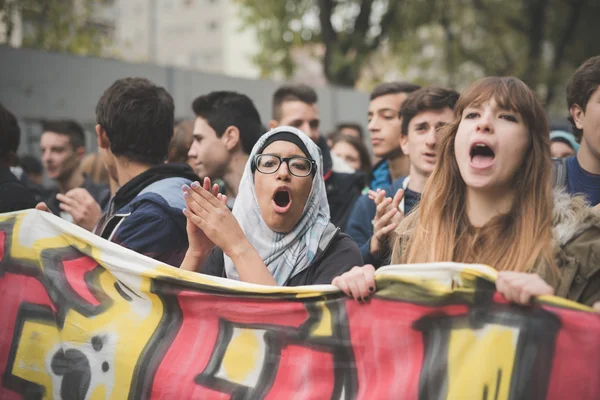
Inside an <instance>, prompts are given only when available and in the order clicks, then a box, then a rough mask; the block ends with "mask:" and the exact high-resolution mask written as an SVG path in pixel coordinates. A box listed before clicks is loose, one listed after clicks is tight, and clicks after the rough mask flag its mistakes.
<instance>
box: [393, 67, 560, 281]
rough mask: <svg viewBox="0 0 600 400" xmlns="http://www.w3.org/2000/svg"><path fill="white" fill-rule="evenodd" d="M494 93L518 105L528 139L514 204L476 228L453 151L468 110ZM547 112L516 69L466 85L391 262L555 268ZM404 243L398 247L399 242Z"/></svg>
mask: <svg viewBox="0 0 600 400" xmlns="http://www.w3.org/2000/svg"><path fill="white" fill-rule="evenodd" d="M490 99H494V100H495V101H496V103H497V104H498V106H499V107H501V108H504V109H507V110H511V111H513V112H518V113H519V114H520V115H521V117H522V118H523V120H524V123H525V125H526V127H527V129H528V131H529V134H530V136H531V145H530V147H529V149H528V150H527V153H526V154H525V157H524V159H523V165H522V166H521V168H520V169H519V172H518V175H517V176H516V177H515V180H514V186H515V188H516V191H515V193H516V197H515V200H514V202H513V206H512V209H511V210H510V211H509V212H508V213H507V214H505V215H501V216H498V217H496V218H494V219H492V220H491V221H490V222H488V223H487V224H485V225H484V226H483V227H481V228H479V229H475V228H473V227H472V226H471V224H470V223H469V219H468V217H467V213H466V199H465V197H466V185H465V182H464V180H463V179H462V176H461V174H460V170H459V169H458V164H457V162H456V155H455V152H454V140H455V137H456V134H457V132H458V126H459V124H460V122H461V118H462V114H463V111H464V109H465V108H466V107H468V106H470V105H472V106H476V105H479V104H482V103H484V102H487V101H489V100H490ZM548 132H549V125H548V119H547V116H546V114H545V112H544V109H543V107H542V105H541V103H540V102H539V100H538V99H537V98H536V96H535V94H534V93H533V92H532V91H531V89H529V87H527V85H525V84H524V83H523V82H522V81H520V80H519V79H517V78H513V77H488V78H483V79H481V80H479V81H477V82H475V83H473V84H472V85H471V86H470V87H468V88H467V89H466V90H465V91H464V92H463V93H462V94H461V96H460V98H459V99H458V102H457V104H456V106H455V108H454V121H453V123H452V124H450V125H448V126H447V127H446V128H445V130H444V132H443V133H442V139H441V143H440V146H439V150H438V162H437V165H436V167H435V169H434V171H433V173H432V174H431V176H430V178H429V179H428V180H427V183H426V184H425V187H424V189H423V196H422V199H421V203H420V205H419V206H418V208H417V210H416V212H414V213H413V214H412V215H411V216H409V217H407V218H406V219H405V220H404V221H403V222H402V224H401V225H400V226H399V228H398V230H397V231H398V233H399V236H397V239H396V243H395V245H394V251H393V254H392V263H394V264H398V263H423V262H438V261H455V262H466V263H482V264H487V265H490V266H492V267H494V268H496V269H497V270H511V271H519V272H530V271H532V270H533V269H535V270H536V271H537V272H539V273H540V274H545V273H548V272H549V273H550V274H551V275H552V277H553V278H555V277H556V276H558V274H557V269H556V264H555V261H554V257H553V252H552V224H551V219H552V206H553V204H552V187H551V174H552V159H551V156H550V138H549V133H548ZM401 245H402V246H403V248H402V249H401V248H400V247H399V246H401Z"/></svg>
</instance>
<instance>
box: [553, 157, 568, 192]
mask: <svg viewBox="0 0 600 400" xmlns="http://www.w3.org/2000/svg"><path fill="white" fill-rule="evenodd" d="M552 169H553V172H554V173H553V181H552V187H553V188H557V187H558V188H563V187H565V186H567V159H566V158H553V159H552Z"/></svg>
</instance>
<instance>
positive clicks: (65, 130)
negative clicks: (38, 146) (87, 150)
mask: <svg viewBox="0 0 600 400" xmlns="http://www.w3.org/2000/svg"><path fill="white" fill-rule="evenodd" d="M42 131H43V132H54V133H58V134H59V135H64V136H68V137H69V142H70V143H71V146H73V149H78V148H80V147H85V131H84V130H83V127H82V126H81V125H79V124H78V123H77V122H75V121H73V120H70V119H60V120H46V121H42Z"/></svg>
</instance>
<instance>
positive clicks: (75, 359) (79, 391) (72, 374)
mask: <svg viewBox="0 0 600 400" xmlns="http://www.w3.org/2000/svg"><path fill="white" fill-rule="evenodd" d="M51 368H52V372H53V373H54V374H55V375H58V376H62V381H61V384H60V397H61V398H62V400H79V399H85V397H86V395H87V392H88V390H89V388H90V383H91V380H92V370H91V368H90V362H89V360H88V358H87V357H86V356H85V354H83V353H82V352H81V351H79V350H77V349H67V350H64V351H63V349H59V350H58V351H57V352H56V353H55V354H54V357H52V362H51Z"/></svg>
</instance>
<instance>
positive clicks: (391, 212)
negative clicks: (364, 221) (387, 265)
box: [369, 189, 404, 254]
mask: <svg viewBox="0 0 600 400" xmlns="http://www.w3.org/2000/svg"><path fill="white" fill-rule="evenodd" d="M385 195H386V192H385V190H378V191H377V192H374V191H372V190H370V191H369V197H370V198H371V199H372V200H373V201H374V202H375V205H376V207H377V208H376V212H375V218H373V221H372V224H373V236H372V237H371V242H370V244H369V252H370V253H371V254H379V253H380V252H381V251H382V250H383V249H385V247H386V245H387V241H388V238H389V235H390V233H392V232H393V231H394V230H395V229H396V228H397V227H398V224H399V223H400V221H401V220H402V218H404V213H403V212H402V211H401V210H399V205H400V202H401V201H402V199H403V198H404V190H402V189H399V190H398V191H397V192H396V194H395V195H394V198H391V197H385Z"/></svg>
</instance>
